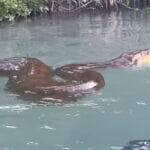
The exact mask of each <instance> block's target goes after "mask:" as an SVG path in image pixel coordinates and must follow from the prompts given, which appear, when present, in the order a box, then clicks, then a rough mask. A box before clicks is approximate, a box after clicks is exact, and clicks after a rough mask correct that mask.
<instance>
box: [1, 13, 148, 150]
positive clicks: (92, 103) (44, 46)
mask: <svg viewBox="0 0 150 150" xmlns="http://www.w3.org/2000/svg"><path fill="white" fill-rule="evenodd" d="M149 24H150V15H149V14H146V13H143V14H140V13H134V12H128V13H120V12H119V13H114V12H112V13H105V14H103V13H102V14H100V15H95V16H92V17H91V16H87V15H83V16H80V17H72V18H71V17H70V18H65V17H62V18H52V19H49V18H41V19H40V18H39V19H37V20H34V21H32V20H25V21H21V22H19V23H15V22H14V23H11V24H7V23H3V24H1V25H0V49H1V55H0V58H4V57H10V56H26V55H29V56H32V57H37V58H39V59H41V60H43V61H44V62H45V63H47V64H50V65H52V66H54V67H58V66H61V65H64V64H68V63H72V62H74V63H80V62H95V61H105V60H109V59H111V58H113V57H116V56H118V55H120V54H121V53H123V52H125V51H132V50H136V49H145V48H150V42H149V40H150V28H149ZM102 74H103V75H104V78H105V81H106V86H105V88H104V89H103V90H102V91H101V92H100V93H99V94H98V95H95V96H89V97H86V98H84V99H82V100H79V101H78V102H76V103H71V104H66V105H63V106H59V105H55V106H54V105H50V106H39V105H36V104H30V103H28V102H25V101H23V100H21V99H19V98H17V97H16V96H15V95H10V94H9V93H7V92H5V91H4V90H3V89H4V85H5V83H6V82H7V79H6V78H0V84H1V88H0V94H1V96H0V132H1V134H0V149H1V150H20V149H21V150H26V149H36V150H41V149H45V150H48V149H51V150H99V149H103V150H109V149H115V150H116V149H119V148H120V149H121V148H122V147H123V146H124V145H125V143H127V142H128V141H131V140H135V139H137V140H138V139H149V135H150V130H149V125H150V121H149V119H148V118H149V114H150V109H149V108H150V95H149V89H150V80H149V79H150V76H149V74H150V71H149V68H142V69H135V68H133V69H126V70H123V69H122V70H106V71H102Z"/></svg>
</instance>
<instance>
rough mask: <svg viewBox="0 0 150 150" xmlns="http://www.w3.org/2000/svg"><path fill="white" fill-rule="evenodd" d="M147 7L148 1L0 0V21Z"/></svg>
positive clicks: (149, 4)
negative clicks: (84, 11) (87, 11)
mask: <svg viewBox="0 0 150 150" xmlns="http://www.w3.org/2000/svg"><path fill="white" fill-rule="evenodd" d="M149 6H150V2H149V0H1V1H0V21H4V20H8V21H12V20H15V19H17V18H25V17H29V16H37V15H47V14H48V15H52V14H56V13H59V14H61V13H62V14H64V13H76V12H81V11H83V10H92V11H94V10H119V9H120V8H123V7H124V8H127V9H133V10H134V9H135V10H137V8H138V9H141V8H145V7H149Z"/></svg>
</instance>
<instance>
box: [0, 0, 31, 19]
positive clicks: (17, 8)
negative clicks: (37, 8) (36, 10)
mask: <svg viewBox="0 0 150 150" xmlns="http://www.w3.org/2000/svg"><path fill="white" fill-rule="evenodd" d="M28 13H29V10H28V8H27V6H26V5H25V4H24V3H23V2H22V1H21V0H0V20H13V19H14V18H15V17H17V16H22V17H24V16H27V15H28Z"/></svg>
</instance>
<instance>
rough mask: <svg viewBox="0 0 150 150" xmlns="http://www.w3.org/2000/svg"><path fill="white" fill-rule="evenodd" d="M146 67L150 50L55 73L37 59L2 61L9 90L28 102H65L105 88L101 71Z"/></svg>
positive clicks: (6, 59) (64, 68)
mask: <svg viewBox="0 0 150 150" xmlns="http://www.w3.org/2000/svg"><path fill="white" fill-rule="evenodd" d="M143 64H150V50H149V49H147V50H138V51H133V52H127V53H123V54H121V55H120V56H119V57H117V58H115V59H112V60H109V61H105V62H100V63H99V62H97V63H86V64H68V65H65V66H62V67H59V68H56V69H55V70H54V69H52V68H51V67H50V66H48V65H46V64H45V63H43V62H42V61H40V60H39V59H36V58H26V57H21V58H19V57H12V58H5V59H1V60H0V75H4V76H8V78H9V81H8V84H7V87H8V88H7V89H9V90H11V91H12V92H14V93H16V94H18V95H19V96H21V97H23V98H24V99H29V100H36V101H39V100H40V101H41V100H42V101H58V102H64V101H70V100H77V99H78V98H80V97H83V96H85V95H87V94H92V93H95V92H96V91H99V90H100V89H101V88H103V87H104V85H105V81H104V78H103V76H102V75H101V73H99V72H97V71H95V70H97V69H106V68H126V67H133V66H142V65H143ZM56 77H59V78H60V79H58V78H56Z"/></svg>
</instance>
